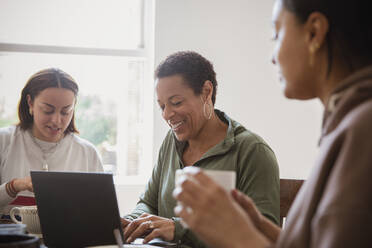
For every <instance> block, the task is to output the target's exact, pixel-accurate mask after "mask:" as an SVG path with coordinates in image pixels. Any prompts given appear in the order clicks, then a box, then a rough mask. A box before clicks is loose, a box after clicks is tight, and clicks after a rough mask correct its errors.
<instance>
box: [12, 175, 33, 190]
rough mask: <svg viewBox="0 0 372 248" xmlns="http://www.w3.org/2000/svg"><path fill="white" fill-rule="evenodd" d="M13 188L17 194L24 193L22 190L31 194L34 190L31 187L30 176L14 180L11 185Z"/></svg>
mask: <svg viewBox="0 0 372 248" xmlns="http://www.w3.org/2000/svg"><path fill="white" fill-rule="evenodd" d="M13 187H14V189H15V190H16V191H17V192H20V191H24V190H28V191H31V192H33V191H34V188H33V187H32V181H31V177H30V176H27V177H23V178H15V179H14V183H13Z"/></svg>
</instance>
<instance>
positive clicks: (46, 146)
mask: <svg viewBox="0 0 372 248" xmlns="http://www.w3.org/2000/svg"><path fill="white" fill-rule="evenodd" d="M30 136H31V139H32V141H33V142H34V144H35V145H36V146H37V147H38V148H39V149H40V151H41V155H42V157H43V163H42V170H43V171H48V170H49V166H48V163H47V159H48V157H49V156H51V155H52V154H53V153H54V152H55V151H56V150H57V147H58V145H59V143H60V142H61V140H62V139H63V138H62V139H60V140H59V141H58V142H57V143H52V142H45V141H41V140H38V139H36V138H35V137H34V135H32V133H31V132H30Z"/></svg>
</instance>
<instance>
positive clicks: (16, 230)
mask: <svg viewBox="0 0 372 248" xmlns="http://www.w3.org/2000/svg"><path fill="white" fill-rule="evenodd" d="M25 233H26V225H25V224H0V235H3V234H25Z"/></svg>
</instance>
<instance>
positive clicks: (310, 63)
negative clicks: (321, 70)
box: [309, 43, 319, 67]
mask: <svg viewBox="0 0 372 248" xmlns="http://www.w3.org/2000/svg"><path fill="white" fill-rule="evenodd" d="M318 49H319V44H318V43H314V44H313V45H312V46H311V47H310V48H309V52H310V57H309V65H310V66H311V67H313V66H314V56H315V52H316V50H318Z"/></svg>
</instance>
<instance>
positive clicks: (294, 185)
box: [280, 179, 304, 227]
mask: <svg viewBox="0 0 372 248" xmlns="http://www.w3.org/2000/svg"><path fill="white" fill-rule="evenodd" d="M303 183H304V180H297V179H280V226H281V227H283V221H284V218H286V217H287V214H288V211H289V209H290V207H291V205H292V203H293V201H294V199H295V198H296V195H297V193H298V191H299V190H300V188H301V186H302V184H303Z"/></svg>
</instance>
